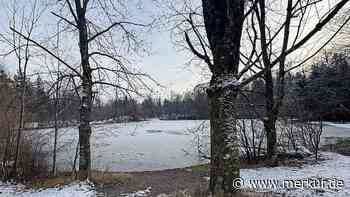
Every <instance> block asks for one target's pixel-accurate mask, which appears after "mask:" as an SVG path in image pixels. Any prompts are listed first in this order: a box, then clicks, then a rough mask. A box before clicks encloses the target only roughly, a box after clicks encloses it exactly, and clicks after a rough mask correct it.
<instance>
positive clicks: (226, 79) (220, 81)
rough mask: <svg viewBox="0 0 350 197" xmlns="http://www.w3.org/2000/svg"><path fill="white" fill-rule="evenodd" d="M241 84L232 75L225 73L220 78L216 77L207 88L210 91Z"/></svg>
mask: <svg viewBox="0 0 350 197" xmlns="http://www.w3.org/2000/svg"><path fill="white" fill-rule="evenodd" d="M240 85H241V82H240V81H239V80H238V79H237V78H236V77H234V76H233V75H225V76H222V77H221V78H217V79H216V82H215V83H213V84H211V85H210V86H209V89H211V90H212V91H216V90H218V89H224V88H230V87H238V86H240Z"/></svg>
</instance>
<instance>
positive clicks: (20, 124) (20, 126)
mask: <svg viewBox="0 0 350 197" xmlns="http://www.w3.org/2000/svg"><path fill="white" fill-rule="evenodd" d="M24 72H25V71H24ZM25 80H26V79H25V74H24V76H21V100H20V101H21V103H20V112H19V122H18V130H17V137H16V149H15V158H14V163H13V166H12V170H11V173H10V174H11V175H10V176H11V177H12V178H14V177H16V176H17V166H18V157H19V148H20V147H19V146H20V143H21V137H22V129H23V125H24V123H23V121H24V117H23V116H24V102H25V94H26V88H25Z"/></svg>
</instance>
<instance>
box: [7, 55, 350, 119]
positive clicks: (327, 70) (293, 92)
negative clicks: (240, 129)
mask: <svg viewBox="0 0 350 197" xmlns="http://www.w3.org/2000/svg"><path fill="white" fill-rule="evenodd" d="M349 63H350V61H349V56H348V54H347V53H346V52H337V53H328V54H325V55H323V56H322V58H321V59H320V60H319V61H317V62H316V63H314V64H312V66H311V67H309V69H308V70H307V71H300V72H296V73H293V74H288V76H287V77H286V96H285V99H284V103H283V108H282V111H281V116H287V117H290V118H300V117H303V118H305V119H308V120H319V119H322V120H332V121H349V120H350V64H349ZM20 81H21V80H20V78H19V77H18V76H17V75H15V76H14V77H9V76H8V75H7V74H6V73H5V72H4V71H1V72H0V90H1V96H2V97H4V98H3V99H4V100H3V101H5V99H6V98H11V99H10V101H11V102H12V105H11V102H10V101H9V102H10V107H9V105H8V104H9V103H7V104H6V106H5V105H4V106H0V107H1V108H2V110H4V109H5V108H9V109H16V106H17V103H18V101H17V99H18V98H19V91H17V90H18V89H19V87H20ZM25 83H26V92H25V98H26V99H25V111H26V112H27V113H29V114H30V116H29V115H27V117H26V118H27V119H26V120H25V122H28V123H31V122H37V123H41V124H43V125H45V124H46V125H47V123H48V122H51V121H53V119H54V116H55V110H54V109H55V108H54V105H55V99H54V94H53V93H52V92H51V89H50V86H48V85H47V84H48V83H46V82H44V81H43V80H42V79H41V78H40V77H37V78H36V80H34V81H29V80H28V81H26V82H25ZM264 88H265V83H264V80H263V79H258V80H255V81H254V82H252V83H251V84H250V86H248V87H247V88H246V89H244V90H243V91H242V92H241V94H240V95H239V97H238V99H237V103H236V104H237V109H236V113H237V115H238V116H239V117H240V118H263V117H262V116H263V114H264V111H265V104H266V103H265V95H264V92H265V91H264ZM76 93H77V91H75V90H74V88H73V87H71V88H65V89H64V90H63V89H62V90H60V94H59V95H60V98H59V102H58V108H59V109H60V111H59V114H58V119H59V120H60V121H61V122H67V121H72V122H74V121H75V120H78V118H79V116H78V107H79V97H78V96H77V94H76ZM5 103H6V102H3V104H5ZM11 107H12V108H11ZM151 118H159V119H170V120H179V119H208V118H209V109H208V99H207V96H206V91H205V88H195V90H194V91H191V92H186V93H184V94H175V93H173V94H172V95H171V96H170V97H169V98H154V97H151V96H148V97H146V98H144V99H143V100H142V101H140V100H136V99H135V98H132V97H129V96H118V98H113V99H111V100H109V101H108V102H102V101H101V100H100V99H99V98H95V99H94V105H93V113H92V117H91V119H92V120H95V121H101V120H109V121H114V122H122V121H139V120H145V119H151Z"/></svg>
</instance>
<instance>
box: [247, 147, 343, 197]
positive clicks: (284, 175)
mask: <svg viewBox="0 0 350 197" xmlns="http://www.w3.org/2000/svg"><path fill="white" fill-rule="evenodd" d="M321 155H322V156H323V157H324V158H326V160H324V161H320V162H319V163H317V164H314V165H304V166H302V167H301V168H297V167H286V166H284V167H272V168H257V169H242V170H241V178H242V179H243V180H244V188H247V189H253V188H252V185H251V184H249V180H278V181H279V183H280V181H281V182H283V181H284V180H304V179H316V178H319V179H333V178H336V179H337V180H342V181H344V186H343V187H342V188H341V189H340V190H338V191H336V190H332V189H329V188H317V189H307V188H303V189H290V188H289V189H286V188H272V189H270V190H271V191H275V192H281V193H286V194H287V196H310V197H311V196H326V197H328V196H329V197H330V196H340V197H348V196H350V184H349V183H350V157H347V156H343V155H340V154H337V153H328V152H322V154H321Z"/></svg>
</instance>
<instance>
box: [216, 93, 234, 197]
mask: <svg viewBox="0 0 350 197" xmlns="http://www.w3.org/2000/svg"><path fill="white" fill-rule="evenodd" d="M236 97H237V91H236V90H232V89H224V90H222V91H220V92H216V93H215V94H213V95H210V96H209V106H210V132H211V163H210V164H211V166H210V167H211V168H210V186H209V187H210V188H209V189H210V191H211V193H212V194H215V193H217V191H220V190H222V191H224V193H225V196H230V195H231V194H232V193H233V192H234V190H235V188H233V180H234V179H236V178H239V177H240V174H239V169H240V161H239V140H238V133H237V127H236V121H237V119H236V117H235V113H234V112H235V109H234V107H235V103H234V101H235V100H236Z"/></svg>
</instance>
